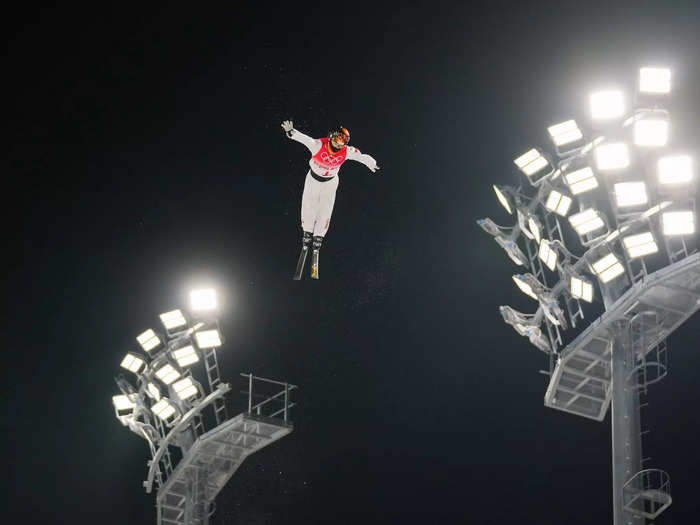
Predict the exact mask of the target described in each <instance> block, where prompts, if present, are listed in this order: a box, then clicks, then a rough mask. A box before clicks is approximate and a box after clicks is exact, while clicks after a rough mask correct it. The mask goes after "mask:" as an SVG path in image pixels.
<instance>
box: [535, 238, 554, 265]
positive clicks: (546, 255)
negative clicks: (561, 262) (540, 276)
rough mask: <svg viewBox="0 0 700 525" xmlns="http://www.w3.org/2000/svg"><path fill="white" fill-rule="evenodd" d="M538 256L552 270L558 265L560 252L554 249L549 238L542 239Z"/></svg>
mask: <svg viewBox="0 0 700 525" xmlns="http://www.w3.org/2000/svg"><path fill="white" fill-rule="evenodd" d="M538 256H539V258H540V260H541V261H542V262H543V263H544V264H545V265H546V266H547V268H549V269H550V270H552V271H554V269H555V268H556V267H557V258H558V253H557V251H556V250H553V249H552V247H551V246H550V245H549V241H548V240H547V239H542V242H540V249H539V253H538Z"/></svg>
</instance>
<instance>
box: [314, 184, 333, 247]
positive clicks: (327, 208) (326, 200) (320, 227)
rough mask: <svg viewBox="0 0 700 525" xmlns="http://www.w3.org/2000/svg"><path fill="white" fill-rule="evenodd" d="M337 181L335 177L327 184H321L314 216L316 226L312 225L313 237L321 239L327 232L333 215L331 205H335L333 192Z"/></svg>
mask: <svg viewBox="0 0 700 525" xmlns="http://www.w3.org/2000/svg"><path fill="white" fill-rule="evenodd" d="M338 182H339V179H338V177H337V176H336V177H335V178H334V179H332V180H329V181H327V182H321V183H319V184H321V186H322V187H321V191H320V194H319V199H320V202H319V206H318V213H317V214H316V224H315V225H314V230H313V232H314V237H323V236H324V235H326V232H327V231H328V227H329V226H330V224H331V215H333V205H334V204H335V192H336V190H337V189H338Z"/></svg>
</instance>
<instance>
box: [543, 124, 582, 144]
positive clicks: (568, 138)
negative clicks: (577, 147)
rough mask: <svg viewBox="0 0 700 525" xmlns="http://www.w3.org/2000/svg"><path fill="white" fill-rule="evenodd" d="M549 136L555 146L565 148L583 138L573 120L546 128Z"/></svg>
mask: <svg viewBox="0 0 700 525" xmlns="http://www.w3.org/2000/svg"><path fill="white" fill-rule="evenodd" d="M547 131H548V132H549V136H550V137H552V141H554V144H555V145H556V146H565V145H566V144H571V143H572V142H576V141H577V140H580V139H582V138H583V133H581V130H580V129H578V126H577V125H576V121H575V120H567V121H566V122H562V123H560V124H555V125H553V126H549V127H548V128H547Z"/></svg>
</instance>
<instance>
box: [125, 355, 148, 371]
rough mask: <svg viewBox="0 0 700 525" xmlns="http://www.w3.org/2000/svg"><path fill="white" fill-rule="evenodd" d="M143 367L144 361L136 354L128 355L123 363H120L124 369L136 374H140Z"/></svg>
mask: <svg viewBox="0 0 700 525" xmlns="http://www.w3.org/2000/svg"><path fill="white" fill-rule="evenodd" d="M143 365H144V360H143V359H141V358H140V357H139V356H137V355H136V354H132V353H131V352H129V353H128V354H126V355H125V356H124V359H122V362H121V363H120V366H121V367H122V368H126V369H127V370H128V371H129V372H133V373H135V374H138V373H139V372H140V371H141V368H142V367H143Z"/></svg>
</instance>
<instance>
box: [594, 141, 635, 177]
mask: <svg viewBox="0 0 700 525" xmlns="http://www.w3.org/2000/svg"><path fill="white" fill-rule="evenodd" d="M595 161H596V166H597V167H598V169H599V170H603V171H605V170H619V169H623V168H626V167H627V166H629V165H630V154H629V149H628V148H627V144H625V143H624V142H611V143H608V144H601V145H600V146H598V147H597V148H596V149H595Z"/></svg>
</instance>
